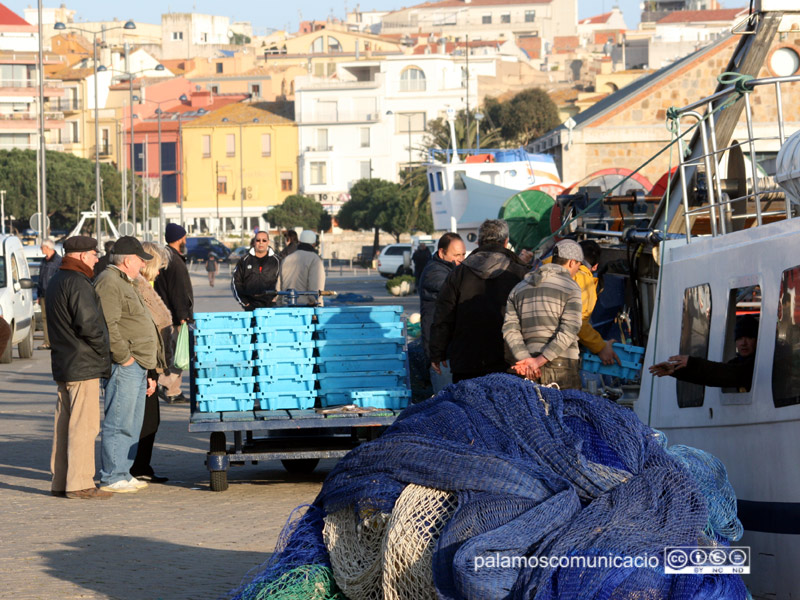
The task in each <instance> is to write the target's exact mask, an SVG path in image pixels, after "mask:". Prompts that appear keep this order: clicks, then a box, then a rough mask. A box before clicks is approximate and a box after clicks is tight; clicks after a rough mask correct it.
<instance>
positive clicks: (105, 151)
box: [91, 144, 113, 156]
mask: <svg viewBox="0 0 800 600" xmlns="http://www.w3.org/2000/svg"><path fill="white" fill-rule="evenodd" d="M97 150H99V152H97ZM112 150H113V146H112V145H111V144H101V145H100V146H92V150H91V155H92V156H94V155H95V152H97V153H98V154H99V155H100V156H111V152H112Z"/></svg>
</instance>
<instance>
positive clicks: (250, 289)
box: [231, 231, 281, 310]
mask: <svg viewBox="0 0 800 600" xmlns="http://www.w3.org/2000/svg"><path fill="white" fill-rule="evenodd" d="M280 276H281V261H280V259H279V258H278V256H277V255H276V254H275V252H274V251H273V250H272V248H270V245H269V233H267V232H266V231H259V232H258V233H257V234H256V237H255V238H254V239H253V248H251V249H250V252H249V253H248V254H246V255H245V257H244V258H242V260H240V261H239V262H238V263H237V264H236V268H235V269H234V271H233V277H231V288H232V289H233V297H234V298H236V301H237V302H238V303H239V304H240V305H241V306H242V308H244V309H245V310H255V309H256V308H267V307H270V306H274V305H275V294H274V293H271V292H274V291H276V290H279V289H280V285H281V282H280Z"/></svg>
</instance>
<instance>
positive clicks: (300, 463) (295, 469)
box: [281, 458, 319, 475]
mask: <svg viewBox="0 0 800 600" xmlns="http://www.w3.org/2000/svg"><path fill="white" fill-rule="evenodd" d="M281 464H282V465H283V468H284V469H286V470H287V471H288V472H289V473H294V474H297V475H308V474H309V473H311V471H313V470H314V469H316V468H317V465H318V464H319V459H318V458H295V459H288V458H285V459H281Z"/></svg>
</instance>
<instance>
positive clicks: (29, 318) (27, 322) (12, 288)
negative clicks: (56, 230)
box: [0, 235, 35, 363]
mask: <svg viewBox="0 0 800 600" xmlns="http://www.w3.org/2000/svg"><path fill="white" fill-rule="evenodd" d="M34 287H35V285H34V283H33V280H32V279H31V278H30V272H29V271H28V261H27V260H26V259H25V253H24V252H23V250H22V241H21V240H20V239H19V238H18V237H17V236H15V235H0V316H2V317H3V319H5V320H6V322H7V323H8V324H9V325H10V326H11V339H10V340H9V342H8V345H7V346H6V347H5V348H0V363H10V362H11V351H12V348H13V347H14V346H17V348H18V349H19V356H20V358H31V357H32V356H33V331H34V315H33V310H34V303H33V288H34Z"/></svg>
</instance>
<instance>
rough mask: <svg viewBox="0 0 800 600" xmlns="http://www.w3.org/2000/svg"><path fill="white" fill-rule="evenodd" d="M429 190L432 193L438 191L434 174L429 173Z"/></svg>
mask: <svg viewBox="0 0 800 600" xmlns="http://www.w3.org/2000/svg"><path fill="white" fill-rule="evenodd" d="M428 188H429V189H430V191H432V192H435V191H436V184H435V183H434V181H433V173H428Z"/></svg>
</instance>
